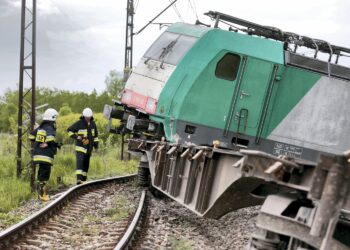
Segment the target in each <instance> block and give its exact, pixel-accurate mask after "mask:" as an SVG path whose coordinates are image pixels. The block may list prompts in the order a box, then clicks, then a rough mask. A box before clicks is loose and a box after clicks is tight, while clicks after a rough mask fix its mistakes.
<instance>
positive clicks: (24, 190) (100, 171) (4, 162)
mask: <svg viewBox="0 0 350 250" xmlns="http://www.w3.org/2000/svg"><path fill="white" fill-rule="evenodd" d="M106 144H108V143H106ZM106 144H105V145H103V148H102V149H101V150H100V151H99V152H97V153H94V154H93V155H92V157H91V162H90V169H89V173H88V179H90V180H91V179H98V178H103V177H109V176H118V175H125V174H131V173H135V172H136V170H137V165H138V162H137V161H136V160H131V161H128V162H122V161H120V160H119V154H120V153H119V148H118V147H117V146H113V145H107V146H106ZM29 160H30V158H29V155H25V156H24V162H29ZM23 165H24V164H23ZM28 173H29V169H28V168H26V169H24V171H23V177H21V178H19V179H17V178H16V137H15V136H13V135H8V134H0V219H1V216H2V217H4V216H5V214H6V213H8V212H9V211H11V210H12V209H14V208H16V207H18V206H20V205H21V203H23V202H25V201H27V200H29V199H30V198H32V197H35V194H33V193H31V191H30V185H29V174H28ZM75 182H76V177H75V153H74V147H73V145H66V146H64V147H63V148H62V149H61V150H60V151H59V152H58V154H57V155H56V157H55V162H54V166H53V167H52V171H51V177H50V180H49V183H48V186H49V191H51V192H52V191H53V190H56V189H59V188H62V187H66V186H70V185H73V184H75Z"/></svg>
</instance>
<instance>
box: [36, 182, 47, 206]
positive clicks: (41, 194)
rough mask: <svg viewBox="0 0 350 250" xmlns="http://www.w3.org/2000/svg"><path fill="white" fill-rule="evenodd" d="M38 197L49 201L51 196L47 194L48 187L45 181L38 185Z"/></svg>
mask: <svg viewBox="0 0 350 250" xmlns="http://www.w3.org/2000/svg"><path fill="white" fill-rule="evenodd" d="M38 199H39V200H41V201H44V202H46V201H49V200H50V197H49V195H48V194H47V189H46V183H45V182H40V183H39V187H38Z"/></svg>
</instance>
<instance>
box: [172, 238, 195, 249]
mask: <svg viewBox="0 0 350 250" xmlns="http://www.w3.org/2000/svg"><path fill="white" fill-rule="evenodd" d="M169 243H170V246H171V247H170V248H171V249H172V250H191V249H192V247H191V245H190V244H189V242H188V241H187V240H185V239H177V238H176V237H173V236H171V237H170V238H169Z"/></svg>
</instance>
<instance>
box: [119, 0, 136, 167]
mask: <svg viewBox="0 0 350 250" xmlns="http://www.w3.org/2000/svg"><path fill="white" fill-rule="evenodd" d="M134 14H135V12H134V0H127V6H126V29H125V57H124V77H123V81H124V84H125V83H126V81H127V80H128V78H129V76H130V73H131V70H132V50H133V42H134V41H133V39H134ZM124 143H125V139H124V135H122V144H121V152H120V159H121V160H124ZM128 159H130V154H128Z"/></svg>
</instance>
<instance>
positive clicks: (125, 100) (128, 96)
mask: <svg viewBox="0 0 350 250" xmlns="http://www.w3.org/2000/svg"><path fill="white" fill-rule="evenodd" d="M131 98H132V91H131V90H128V89H124V91H123V96H122V103H125V104H129V103H131Z"/></svg>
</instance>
